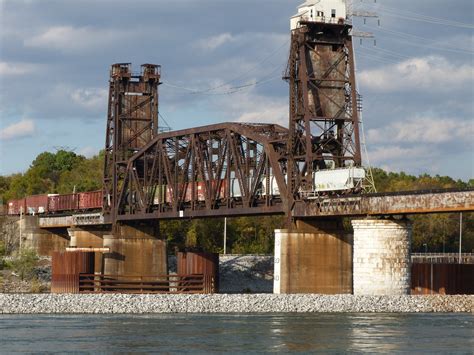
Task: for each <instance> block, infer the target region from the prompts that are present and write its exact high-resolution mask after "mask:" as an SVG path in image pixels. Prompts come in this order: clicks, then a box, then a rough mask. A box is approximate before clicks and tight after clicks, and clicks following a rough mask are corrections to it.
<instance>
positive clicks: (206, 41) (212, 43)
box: [195, 32, 234, 51]
mask: <svg viewBox="0 0 474 355" xmlns="http://www.w3.org/2000/svg"><path fill="white" fill-rule="evenodd" d="M233 40H234V37H233V36H232V35H231V34H230V33H227V32H226V33H222V34H220V35H217V36H212V37H209V38H203V39H201V40H199V41H197V42H196V44H195V47H196V48H199V49H202V50H208V51H213V50H214V49H216V48H218V47H220V46H222V45H223V44H225V43H228V42H231V41H233Z"/></svg>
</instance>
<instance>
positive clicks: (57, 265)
mask: <svg viewBox="0 0 474 355" xmlns="http://www.w3.org/2000/svg"><path fill="white" fill-rule="evenodd" d="M51 267H52V270H51V273H52V276H51V292H52V293H78V292H79V274H81V273H85V274H90V273H93V272H94V253H91V252H82V251H67V252H53V254H52V260H51Z"/></svg>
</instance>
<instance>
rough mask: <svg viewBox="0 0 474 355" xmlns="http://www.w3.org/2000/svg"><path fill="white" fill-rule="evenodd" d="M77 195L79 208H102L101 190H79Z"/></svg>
mask: <svg viewBox="0 0 474 355" xmlns="http://www.w3.org/2000/svg"><path fill="white" fill-rule="evenodd" d="M78 195H79V209H80V210H95V209H100V208H102V201H103V199H102V190H99V191H89V192H80V193H79V194H78Z"/></svg>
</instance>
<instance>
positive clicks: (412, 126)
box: [368, 117, 474, 144]
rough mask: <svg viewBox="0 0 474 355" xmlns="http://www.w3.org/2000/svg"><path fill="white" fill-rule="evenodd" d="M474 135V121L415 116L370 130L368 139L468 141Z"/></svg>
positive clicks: (390, 140) (380, 141) (405, 141)
mask: <svg viewBox="0 0 474 355" xmlns="http://www.w3.org/2000/svg"><path fill="white" fill-rule="evenodd" d="M472 137H474V121H472V120H470V121H468V120H459V119H453V118H429V117H420V118H418V117H415V118H413V119H411V120H404V121H399V122H393V123H391V124H389V125H387V126H385V127H382V128H378V129H370V130H369V131H368V141H369V143H374V144H377V143H385V144H386V143H389V142H391V143H418V144H422V143H432V144H436V143H446V142H450V141H466V142H468V141H471V140H472Z"/></svg>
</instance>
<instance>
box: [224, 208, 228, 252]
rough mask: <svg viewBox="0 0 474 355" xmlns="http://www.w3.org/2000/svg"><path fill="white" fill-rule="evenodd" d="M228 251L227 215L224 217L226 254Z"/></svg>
mask: <svg viewBox="0 0 474 355" xmlns="http://www.w3.org/2000/svg"><path fill="white" fill-rule="evenodd" d="M226 253H227V217H225V218H224V255H225V254H226Z"/></svg>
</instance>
